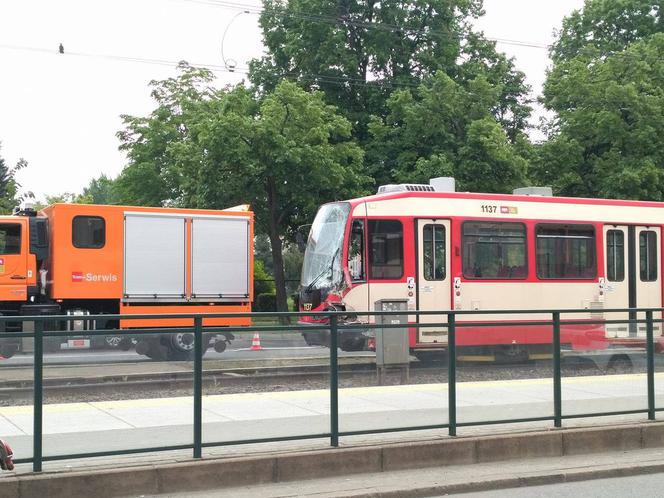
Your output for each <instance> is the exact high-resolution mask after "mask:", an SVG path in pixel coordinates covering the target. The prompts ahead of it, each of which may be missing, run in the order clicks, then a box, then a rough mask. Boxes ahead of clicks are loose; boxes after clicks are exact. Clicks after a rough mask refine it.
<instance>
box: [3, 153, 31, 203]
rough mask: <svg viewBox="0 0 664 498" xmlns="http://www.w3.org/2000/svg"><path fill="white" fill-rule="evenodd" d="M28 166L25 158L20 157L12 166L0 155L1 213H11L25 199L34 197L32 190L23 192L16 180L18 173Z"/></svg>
mask: <svg viewBox="0 0 664 498" xmlns="http://www.w3.org/2000/svg"><path fill="white" fill-rule="evenodd" d="M0 149H1V148H0ZM27 166H28V163H27V162H26V161H25V159H20V160H19V161H18V162H17V163H16V165H15V166H14V167H13V168H10V167H8V166H7V164H6V163H5V160H4V159H3V158H2V156H0V214H11V212H12V211H13V210H14V208H15V207H16V206H19V205H20V204H21V203H22V202H23V201H24V200H25V199H28V198H34V195H33V194H32V192H26V193H23V194H21V193H20V192H19V189H20V188H21V185H20V184H19V183H18V182H17V181H16V174H17V173H18V172H19V171H21V170H22V169H23V168H26V167H27Z"/></svg>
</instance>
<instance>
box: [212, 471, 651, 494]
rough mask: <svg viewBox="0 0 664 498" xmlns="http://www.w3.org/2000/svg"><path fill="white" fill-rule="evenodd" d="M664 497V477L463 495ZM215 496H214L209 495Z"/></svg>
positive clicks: (603, 480)
mask: <svg viewBox="0 0 664 498" xmlns="http://www.w3.org/2000/svg"><path fill="white" fill-rule="evenodd" d="M662 495H664V474H650V475H640V476H632V477H614V478H612V479H595V480H592V481H581V482H566V483H563V484H550V485H548V486H532V487H525V488H512V489H501V490H496V491H483V492H480V493H468V494H464V495H463V496H464V498H538V497H542V498H544V497H549V496H555V497H556V498H578V497H579V496H589V497H590V496H598V497H602V498H611V497H620V498H632V497H633V498H649V497H653V498H655V497H660V496H662ZM210 496H212V495H210Z"/></svg>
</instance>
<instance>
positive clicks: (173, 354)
mask: <svg viewBox="0 0 664 498" xmlns="http://www.w3.org/2000/svg"><path fill="white" fill-rule="evenodd" d="M169 339H170V341H167V342H168V359H169V360H171V361H187V360H193V359H194V334H192V333H190V332H177V333H173V334H170V337H169Z"/></svg>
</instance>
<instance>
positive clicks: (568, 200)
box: [348, 184, 664, 225]
mask: <svg viewBox="0 0 664 498" xmlns="http://www.w3.org/2000/svg"><path fill="white" fill-rule="evenodd" d="M389 187H390V188H388V189H381V190H382V192H379V193H377V194H374V195H369V196H365V197H358V198H355V199H350V200H349V201H348V202H349V203H350V204H351V206H352V213H353V215H354V216H369V217H373V216H390V217H394V216H395V215H398V216H399V217H410V216H413V217H418V218H426V217H432V218H441V217H462V218H495V219H500V220H509V219H519V220H523V219H536V220H550V221H561V222H564V221H586V222H602V223H610V224H611V223H612V224H634V223H639V224H651V225H661V224H664V211H663V210H664V202H655V201H635V200H624V199H592V198H584V197H555V196H551V195H523V194H492V193H479V192H455V191H451V190H447V191H437V190H432V189H431V188H427V189H423V188H421V189H420V188H408V187H415V185H412V184H405V185H403V188H401V189H398V188H397V187H400V186H399V185H390V186H389ZM419 187H424V185H421V186H419ZM427 187H430V186H429V185H427ZM520 190H521V189H517V190H516V191H520ZM535 191H536V192H537V190H535ZM365 203H366V212H364V211H365V210H364V209H363V206H364V205H365ZM494 208H495V210H494ZM600 208H602V209H600Z"/></svg>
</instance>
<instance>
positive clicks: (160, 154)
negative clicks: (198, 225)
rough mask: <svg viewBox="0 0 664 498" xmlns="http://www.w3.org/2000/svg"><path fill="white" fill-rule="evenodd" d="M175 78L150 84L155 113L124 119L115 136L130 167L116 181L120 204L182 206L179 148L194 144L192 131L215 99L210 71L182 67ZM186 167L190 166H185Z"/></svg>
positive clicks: (183, 65) (186, 66) (180, 65)
mask: <svg viewBox="0 0 664 498" xmlns="http://www.w3.org/2000/svg"><path fill="white" fill-rule="evenodd" d="M178 69H179V71H180V74H179V76H178V77H177V78H168V79H166V80H163V81H156V80H153V81H151V82H150V87H151V88H152V90H151V95H152V98H153V99H154V100H155V101H156V103H157V107H156V109H155V110H154V111H153V112H152V113H150V115H149V116H138V117H137V116H129V115H123V116H122V119H123V123H124V130H122V131H120V132H118V133H117V137H118V139H119V140H120V143H121V145H120V150H124V151H125V152H126V153H127V156H128V159H129V167H126V168H125V169H124V170H123V171H122V174H121V175H120V176H119V177H118V178H117V179H116V181H115V186H114V187H115V191H116V194H117V200H118V202H119V203H122V204H129V205H138V206H143V205H145V206H160V205H164V204H182V201H183V199H182V197H181V194H182V193H181V191H180V183H181V181H182V180H183V175H182V172H181V167H182V166H183V158H182V157H181V155H180V154H179V151H180V149H181V146H182V145H183V144H184V143H185V142H187V141H188V140H190V130H189V126H190V125H191V123H193V122H195V121H196V120H197V118H198V117H199V114H200V112H204V108H205V105H206V102H207V101H209V100H210V99H211V98H213V96H214V89H213V88H211V87H210V85H211V84H212V81H213V79H214V78H213V76H212V73H210V71H207V70H204V69H197V68H194V67H191V66H189V65H188V64H187V63H186V62H180V64H179V65H178ZM185 162H186V161H185Z"/></svg>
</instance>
